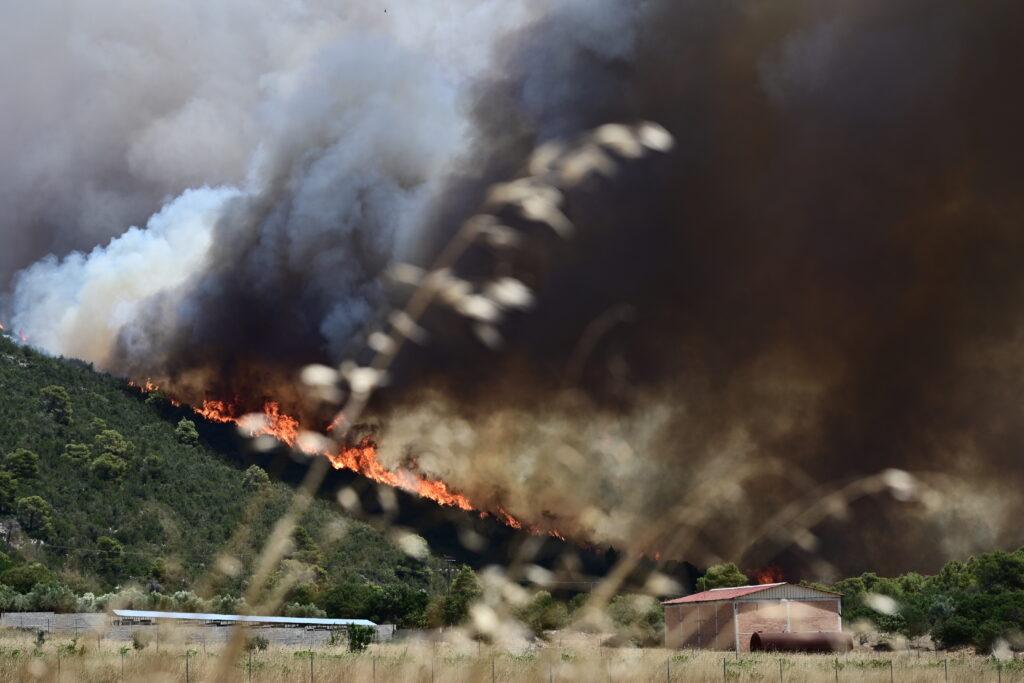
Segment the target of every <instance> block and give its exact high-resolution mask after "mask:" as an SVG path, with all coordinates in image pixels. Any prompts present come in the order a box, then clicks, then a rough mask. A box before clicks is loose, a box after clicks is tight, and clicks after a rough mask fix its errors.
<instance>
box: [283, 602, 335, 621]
mask: <svg viewBox="0 0 1024 683" xmlns="http://www.w3.org/2000/svg"><path fill="white" fill-rule="evenodd" d="M284 616H286V617H298V618H303V619H323V618H325V617H326V616H327V612H325V611H324V610H322V609H320V608H319V607H317V606H316V605H310V604H299V603H295V602H292V603H289V604H287V605H285V608H284Z"/></svg>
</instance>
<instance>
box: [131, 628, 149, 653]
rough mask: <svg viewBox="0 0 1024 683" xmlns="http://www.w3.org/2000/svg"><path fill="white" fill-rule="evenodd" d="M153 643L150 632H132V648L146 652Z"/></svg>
mask: <svg viewBox="0 0 1024 683" xmlns="http://www.w3.org/2000/svg"><path fill="white" fill-rule="evenodd" d="M151 642H153V636H152V634H150V633H149V631H132V647H133V648H135V649H136V650H145V649H146V646H147V645H149V644H150V643H151Z"/></svg>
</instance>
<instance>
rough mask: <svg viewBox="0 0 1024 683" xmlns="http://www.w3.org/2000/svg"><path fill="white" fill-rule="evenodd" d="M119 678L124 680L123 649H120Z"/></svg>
mask: <svg viewBox="0 0 1024 683" xmlns="http://www.w3.org/2000/svg"><path fill="white" fill-rule="evenodd" d="M121 680H122V681H123V680H124V651H123V650H122V651H121Z"/></svg>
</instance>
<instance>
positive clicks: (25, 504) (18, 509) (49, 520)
mask: <svg viewBox="0 0 1024 683" xmlns="http://www.w3.org/2000/svg"><path fill="white" fill-rule="evenodd" d="M15 514H16V516H17V518H18V522H19V523H20V524H21V528H22V529H24V530H25V532H26V533H27V534H28V535H29V536H32V537H34V538H39V539H42V540H44V541H45V540H48V539H50V538H51V537H52V536H53V508H52V507H51V506H50V504H49V503H47V502H46V501H45V500H43V499H42V498H40V497H39V496H28V497H26V498H19V499H18V501H17V503H15Z"/></svg>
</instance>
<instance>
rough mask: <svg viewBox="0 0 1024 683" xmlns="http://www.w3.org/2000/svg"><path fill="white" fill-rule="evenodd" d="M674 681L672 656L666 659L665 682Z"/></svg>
mask: <svg viewBox="0 0 1024 683" xmlns="http://www.w3.org/2000/svg"><path fill="white" fill-rule="evenodd" d="M671 681H672V658H671V657H669V658H668V659H666V660H665V683H671Z"/></svg>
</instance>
